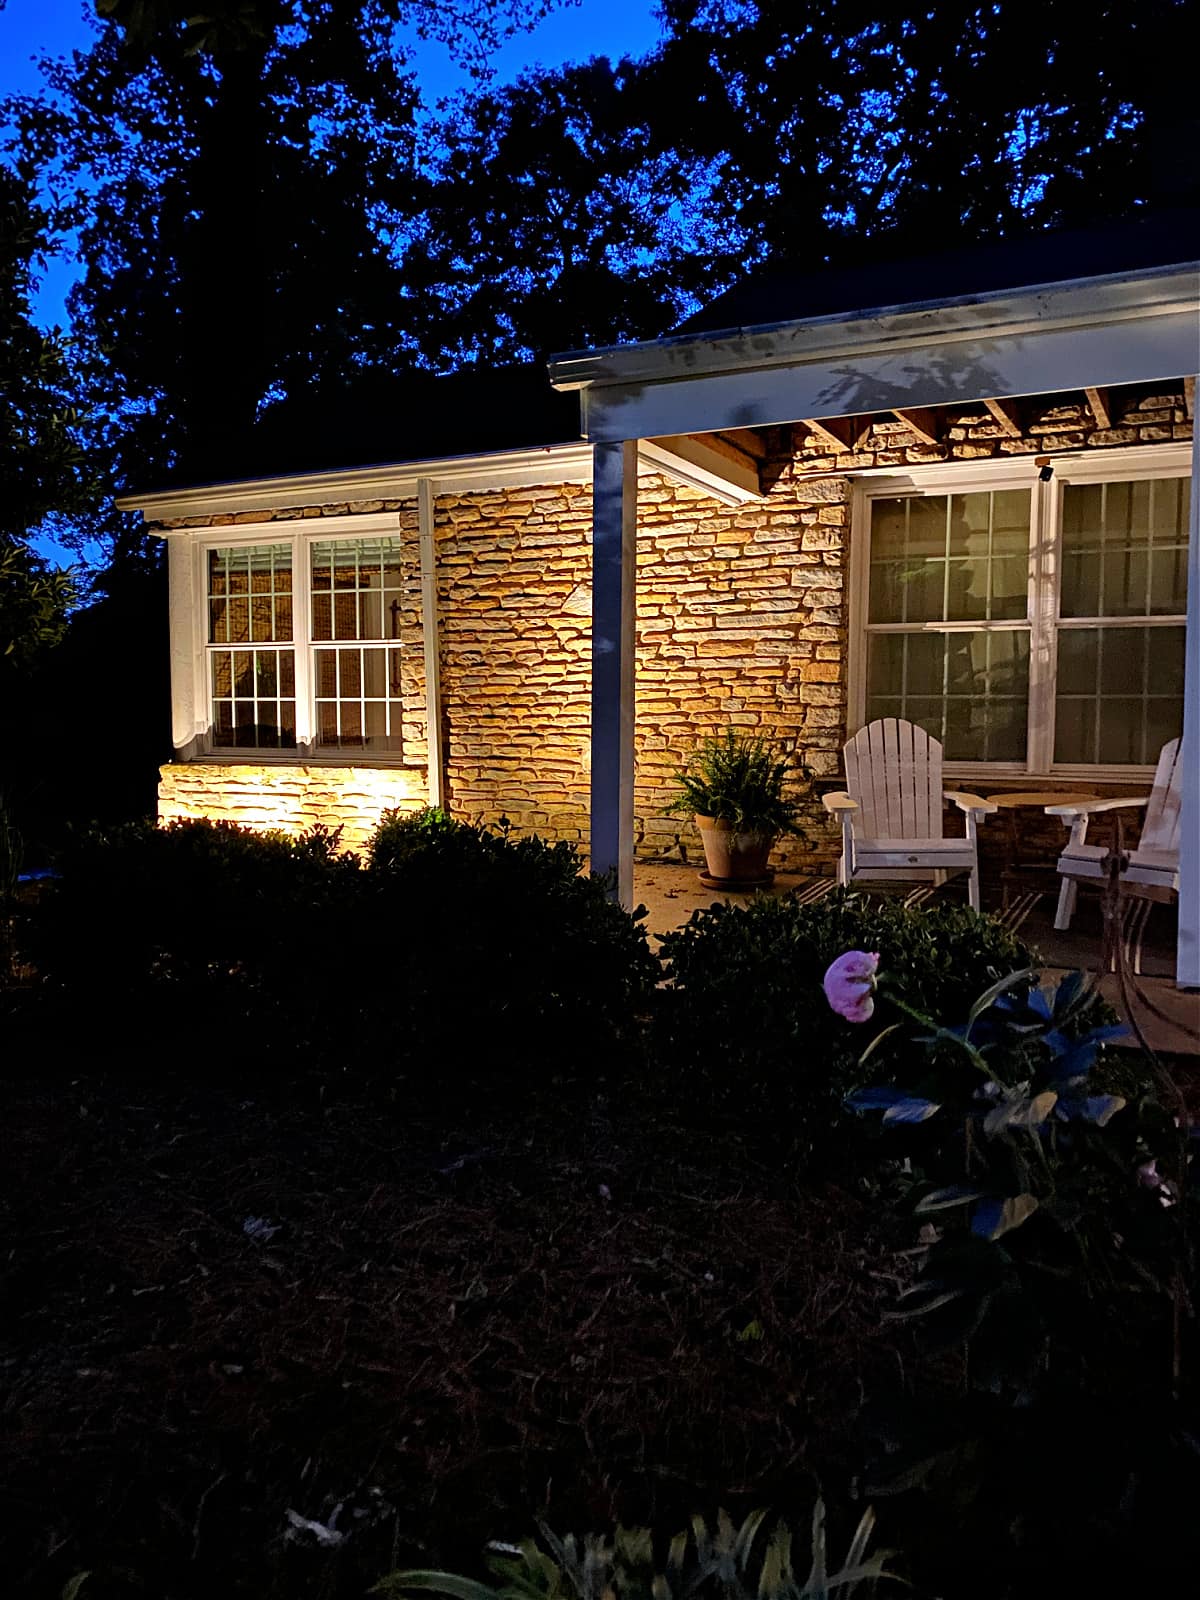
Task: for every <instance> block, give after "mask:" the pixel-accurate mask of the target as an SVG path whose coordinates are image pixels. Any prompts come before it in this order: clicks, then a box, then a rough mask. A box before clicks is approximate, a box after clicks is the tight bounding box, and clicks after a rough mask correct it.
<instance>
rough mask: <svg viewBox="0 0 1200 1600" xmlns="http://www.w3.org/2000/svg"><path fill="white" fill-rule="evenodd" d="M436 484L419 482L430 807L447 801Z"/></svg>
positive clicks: (418, 521) (427, 481)
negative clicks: (434, 533) (439, 637)
mask: <svg viewBox="0 0 1200 1600" xmlns="http://www.w3.org/2000/svg"><path fill="white" fill-rule="evenodd" d="M433 508H434V483H433V480H432V478H419V479H418V480H417V534H418V543H419V546H420V552H421V637H422V640H423V642H424V646H425V727H426V734H425V737H426V742H427V750H428V757H427V759H428V763H429V777H428V791H429V804H430V805H431V806H444V805H445V802H446V769H445V760H444V758H443V752H442V658H441V650H440V648H439V640H438V632H439V629H438V592H437V552H436V549H435V546H434V540H433Z"/></svg>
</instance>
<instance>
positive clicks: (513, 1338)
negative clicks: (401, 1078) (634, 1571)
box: [0, 1041, 899, 1600]
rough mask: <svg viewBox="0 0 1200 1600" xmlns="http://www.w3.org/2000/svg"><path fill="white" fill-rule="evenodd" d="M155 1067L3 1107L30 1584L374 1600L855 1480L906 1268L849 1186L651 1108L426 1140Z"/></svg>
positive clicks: (52, 1082)
mask: <svg viewBox="0 0 1200 1600" xmlns="http://www.w3.org/2000/svg"><path fill="white" fill-rule="evenodd" d="M213 1050H214V1052H219V1050H220V1045H219V1043H218V1042H216V1041H214V1043H213ZM165 1059H166V1058H165V1056H164V1065H163V1069H162V1072H161V1075H159V1076H157V1077H155V1076H154V1075H152V1074H151V1073H148V1072H146V1071H143V1072H141V1073H140V1074H136V1075H135V1074H133V1073H131V1072H129V1071H127V1070H120V1071H118V1070H115V1069H108V1070H100V1069H97V1068H95V1067H94V1066H92V1067H90V1069H89V1072H88V1075H87V1076H79V1077H77V1078H76V1079H75V1080H74V1081H72V1078H71V1076H70V1075H69V1074H68V1073H65V1072H61V1071H48V1072H47V1074H46V1076H45V1077H44V1078H43V1079H41V1080H37V1081H35V1080H33V1079H32V1078H31V1076H30V1074H29V1071H28V1069H26V1072H25V1074H24V1076H22V1077H20V1078H18V1079H16V1080H15V1081H10V1082H8V1083H7V1084H5V1089H4V1092H5V1125H6V1138H5V1145H6V1159H5V1163H4V1172H3V1179H2V1189H0V1214H2V1217H3V1238H4V1241H5V1246H4V1255H3V1258H2V1259H0V1294H2V1303H3V1306H4V1313H3V1323H2V1325H0V1375H2V1394H3V1410H2V1413H0V1418H2V1421H0V1571H2V1572H3V1573H4V1575H5V1580H6V1589H7V1592H9V1593H13V1594H30V1595H46V1596H56V1595H57V1594H58V1593H59V1592H60V1590H61V1587H62V1585H63V1584H64V1583H65V1582H66V1581H67V1580H68V1579H69V1578H70V1577H71V1576H72V1575H73V1574H75V1573H78V1572H80V1571H83V1570H91V1571H93V1573H94V1574H95V1576H94V1577H93V1578H92V1579H90V1580H89V1583H88V1585H87V1586H86V1587H85V1588H84V1590H83V1595H82V1597H81V1600H92V1597H93V1596H96V1597H101V1596H103V1595H107V1594H113V1595H124V1594H149V1595H155V1596H158V1595H164V1596H165V1595H170V1596H187V1597H191V1596H196V1597H199V1596H204V1597H205V1600H209V1597H213V1596H222V1597H224V1596H241V1595H247V1596H249V1595H254V1596H270V1595H284V1594H287V1595H289V1596H307V1595H313V1596H317V1595H320V1596H340V1595H356V1596H357V1595H361V1594H362V1593H363V1592H364V1589H365V1588H366V1586H367V1585H368V1584H369V1583H370V1582H373V1581H374V1580H376V1579H377V1578H378V1577H380V1576H381V1575H382V1574H383V1573H384V1572H386V1571H387V1570H388V1569H389V1568H390V1567H391V1566H392V1565H393V1564H395V1563H397V1562H399V1563H406V1564H407V1563H418V1564H422V1565H427V1564H431V1563H435V1564H441V1563H450V1564H454V1565H457V1566H459V1567H462V1566H464V1565H465V1566H467V1567H469V1568H473V1569H475V1570H478V1553H479V1550H480V1548H481V1546H482V1544H483V1542H484V1541H485V1540H487V1539H489V1538H496V1537H520V1536H523V1535H524V1534H525V1533H527V1532H529V1531H530V1530H531V1528H532V1524H533V1521H534V1518H535V1517H537V1516H543V1517H545V1518H546V1520H547V1521H548V1522H549V1523H550V1524H551V1525H552V1526H555V1527H557V1528H558V1529H559V1530H561V1531H566V1530H568V1529H571V1528H575V1529H577V1530H583V1529H585V1528H588V1527H601V1526H606V1525H609V1524H611V1523H612V1522H613V1521H615V1520H616V1519H618V1518H624V1519H625V1520H626V1521H639V1522H640V1521H649V1522H653V1523H655V1524H657V1525H660V1526H668V1528H669V1530H673V1529H674V1528H676V1527H679V1526H682V1525H683V1522H684V1520H685V1519H686V1516H687V1515H688V1514H690V1513H691V1512H692V1511H693V1510H695V1509H698V1508H711V1507H715V1506H716V1505H718V1504H721V1503H724V1504H726V1505H728V1506H729V1507H730V1509H731V1510H738V1509H739V1508H740V1509H746V1508H748V1506H749V1505H750V1504H754V1503H760V1502H765V1501H768V1500H769V1501H771V1502H772V1503H774V1504H776V1505H783V1506H795V1507H797V1508H800V1507H806V1506H807V1505H808V1504H810V1503H811V1497H812V1494H813V1488H814V1484H815V1483H816V1482H817V1481H818V1480H819V1481H821V1482H822V1483H824V1484H825V1485H826V1486H827V1487H828V1488H829V1489H830V1492H831V1497H833V1498H836V1496H837V1495H838V1494H839V1493H843V1492H844V1490H845V1482H844V1479H843V1478H842V1477H840V1476H839V1475H840V1474H842V1473H844V1472H845V1471H847V1470H848V1465H849V1459H850V1440H849V1438H848V1433H849V1431H850V1430H849V1425H848V1423H847V1418H848V1417H849V1416H852V1415H853V1414H854V1411H855V1409H856V1407H857V1405H858V1403H859V1401H860V1398H861V1395H862V1392H863V1385H864V1384H870V1383H871V1382H872V1381H873V1380H874V1379H875V1378H879V1379H880V1380H881V1381H882V1380H887V1381H890V1380H892V1379H894V1377H895V1375H896V1371H897V1364H898V1361H899V1352H898V1345H897V1340H896V1336H895V1335H894V1334H893V1333H891V1332H888V1333H887V1334H886V1335H885V1333H884V1332H883V1331H882V1329H883V1327H884V1324H883V1322H882V1311H883V1310H884V1309H885V1307H886V1304H887V1303H888V1302H889V1301H890V1300H891V1298H892V1297H893V1295H894V1293H895V1290H896V1286H897V1282H898V1278H897V1267H896V1264H895V1262H894V1261H893V1259H892V1258H891V1257H890V1256H889V1253H888V1247H887V1245H886V1244H885V1243H884V1242H883V1241H882V1240H881V1239H880V1238H879V1236H878V1235H877V1233H876V1232H875V1231H874V1225H873V1222H872V1218H871V1215H870V1213H869V1212H868V1211H867V1210H866V1209H865V1207H864V1206H863V1205H861V1204H860V1202H858V1201H857V1200H856V1199H855V1198H853V1197H852V1196H851V1195H849V1194H847V1193H845V1192H842V1191H841V1190H839V1188H838V1187H837V1186H836V1185H833V1184H827V1183H820V1184H816V1185H815V1186H809V1187H801V1186H800V1185H799V1184H798V1183H797V1182H796V1181H795V1179H794V1175H793V1174H792V1173H790V1172H789V1171H788V1170H787V1169H786V1167H782V1168H781V1167H779V1166H777V1165H774V1164H771V1163H769V1162H767V1161H765V1160H763V1159H761V1158H756V1157H755V1156H754V1155H753V1153H751V1152H748V1151H747V1150H745V1149H744V1148H742V1147H741V1146H740V1145H738V1144H737V1143H736V1142H735V1141H733V1140H730V1139H725V1138H721V1137H717V1136H705V1135H702V1134H700V1133H697V1132H696V1131H695V1130H694V1129H688V1128H687V1127H686V1126H683V1125H682V1123H681V1122H680V1120H679V1119H678V1118H676V1117H674V1116H672V1115H671V1113H670V1111H669V1110H666V1111H665V1110H664V1108H663V1107H661V1106H658V1105H656V1104H655V1102H654V1098H653V1096H652V1094H650V1093H649V1092H648V1091H647V1090H645V1089H644V1088H643V1089H642V1090H641V1091H640V1093H639V1092H634V1091H622V1092H618V1091H617V1090H616V1089H615V1088H614V1089H613V1090H612V1091H611V1092H610V1094H609V1095H608V1096H606V1095H605V1094H604V1093H603V1092H596V1091H595V1090H594V1089H593V1090H590V1091H589V1092H586V1093H584V1092H581V1091H571V1090H569V1089H567V1088H562V1089H560V1090H551V1091H549V1092H547V1093H544V1094H543V1095H541V1096H540V1097H539V1099H538V1103H537V1104H536V1106H535V1105H533V1104H531V1103H529V1102H525V1103H520V1104H514V1103H512V1102H511V1101H509V1100H507V1099H506V1098H505V1097H504V1096H503V1095H495V1094H494V1095H493V1096H492V1097H491V1100H490V1102H489V1103H484V1102H483V1101H482V1100H480V1101H478V1102H477V1103H476V1104H475V1106H474V1107H473V1108H472V1107H468V1108H466V1109H464V1108H463V1107H462V1106H461V1105H460V1106H458V1107H457V1108H456V1109H455V1110H454V1112H453V1114H451V1113H450V1112H447V1111H444V1110H443V1111H442V1112H441V1113H440V1114H437V1115H435V1114H434V1113H432V1112H429V1111H426V1112H424V1113H423V1112H421V1111H420V1110H419V1109H418V1108H415V1107H410V1106H406V1105H404V1104H402V1103H401V1104H395V1105H391V1106H384V1105H381V1104H380V1103H374V1104H372V1103H369V1102H367V1101H364V1100H359V1101H358V1102H357V1103H356V1102H355V1100H354V1099H353V1098H351V1097H350V1096H348V1095H346V1094H344V1093H343V1094H341V1095H339V1096H335V1097H331V1096H330V1095H329V1094H328V1093H322V1092H321V1091H320V1089H319V1087H318V1086H317V1085H315V1084H314V1083H313V1082H312V1081H311V1079H310V1078H307V1077H305V1076H304V1075H303V1074H302V1072H301V1071H300V1066H301V1064H300V1063H297V1071H296V1075H295V1082H294V1083H292V1084H289V1082H288V1081H287V1075H286V1074H284V1073H282V1072H281V1071H280V1070H279V1068H278V1067H276V1068H275V1069H274V1071H275V1075H274V1077H273V1078H272V1079H271V1081H269V1082H267V1083H263V1082H261V1081H256V1080H255V1079H254V1078H253V1077H252V1076H250V1077H247V1078H245V1079H244V1080H242V1081H240V1082H238V1081H234V1082H232V1083H229V1084H227V1085H226V1086H225V1087H212V1088H197V1087H196V1086H195V1085H194V1084H193V1085H190V1086H189V1085H187V1084H180V1083H174V1082H172V1081H171V1076H170V1072H169V1070H168V1069H167V1067H166V1064H165ZM453 1066H454V1063H453V1062H447V1063H442V1064H440V1065H438V1066H436V1067H434V1068H433V1069H432V1070H434V1071H436V1072H439V1073H440V1072H445V1071H449V1070H452V1069H453ZM272 1229H274V1230H276V1231H274V1232H272V1231H271V1230H272ZM289 1512H292V1513H295V1515H296V1517H297V1518H305V1519H311V1520H312V1521H314V1522H319V1523H321V1524H323V1525H326V1526H330V1525H333V1526H334V1528H335V1531H336V1532H337V1533H341V1534H343V1535H345V1537H344V1538H343V1539H342V1540H341V1541H340V1542H339V1543H337V1544H331V1545H330V1546H329V1547H324V1546H322V1545H321V1544H320V1543H319V1542H318V1541H319V1538H320V1535H318V1534H315V1533H313V1532H312V1531H306V1530H304V1529H302V1528H296V1527H294V1526H293V1525H292V1521H293V1520H294V1519H289Z"/></svg>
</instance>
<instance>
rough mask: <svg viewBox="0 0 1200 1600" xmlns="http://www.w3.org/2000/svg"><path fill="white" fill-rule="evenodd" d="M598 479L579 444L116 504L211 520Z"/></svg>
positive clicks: (167, 493) (125, 498)
mask: <svg viewBox="0 0 1200 1600" xmlns="http://www.w3.org/2000/svg"><path fill="white" fill-rule="evenodd" d="M591 475H592V448H591V445H590V444H588V443H579V444H564V445H546V446H544V447H542V448H540V449H535V450H505V451H494V452H492V453H490V454H487V455H473V456H450V457H442V458H441V459H439V460H436V461H404V462H398V463H396V464H394V465H389V464H383V465H380V466H373V467H354V468H351V469H349V470H345V471H337V472H308V473H298V474H294V475H292V476H289V477H274V478H248V479H244V480H242V481H240V482H231V483H215V484H201V485H199V486H197V487H195V488H187V489H161V490H154V491H151V492H148V493H145V494H126V495H120V496H118V498H117V502H116V503H117V506H118V508H119V509H120V510H122V511H141V512H142V513H143V514H144V515H145V516H147V517H151V518H154V519H164V518H170V517H204V516H218V515H221V514H224V513H237V512H239V511H241V512H246V511H279V510H283V509H284V508H285V507H290V506H326V505H337V504H339V503H340V502H342V501H346V500H407V499H415V498H416V494H417V484H418V483H419V482H420V481H421V480H422V479H425V478H428V479H432V480H433V482H434V483H435V484H436V486H437V492H438V493H439V494H454V493H459V492H461V493H479V492H481V491H486V490H490V489H522V488H529V487H531V486H532V485H534V484H541V483H586V482H589V481H590V479H591ZM181 531H182V530H181Z"/></svg>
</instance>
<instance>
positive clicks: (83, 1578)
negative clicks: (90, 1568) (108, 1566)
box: [62, 1572, 92, 1600]
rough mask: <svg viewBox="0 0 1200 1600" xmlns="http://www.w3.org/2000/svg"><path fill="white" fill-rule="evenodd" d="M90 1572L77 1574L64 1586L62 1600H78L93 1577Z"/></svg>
mask: <svg viewBox="0 0 1200 1600" xmlns="http://www.w3.org/2000/svg"><path fill="white" fill-rule="evenodd" d="M91 1575H92V1574H91V1573H90V1572H77V1573H76V1574H75V1576H74V1577H73V1578H68V1579H67V1581H66V1583H64V1584H63V1592H62V1600H76V1596H77V1595H78V1593H79V1591H80V1590H81V1589H82V1588H83V1586H84V1584H85V1583H86V1582H87V1581H88V1579H89V1578H90V1577H91Z"/></svg>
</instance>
